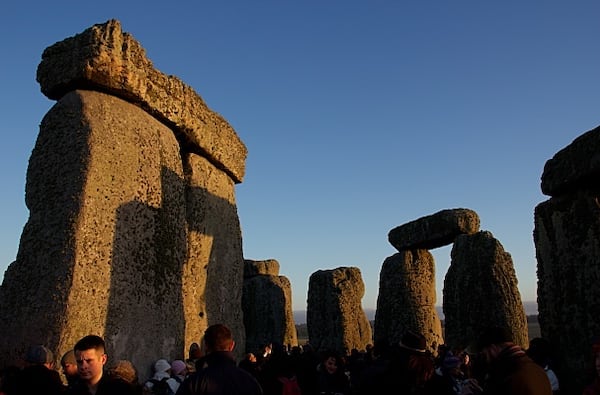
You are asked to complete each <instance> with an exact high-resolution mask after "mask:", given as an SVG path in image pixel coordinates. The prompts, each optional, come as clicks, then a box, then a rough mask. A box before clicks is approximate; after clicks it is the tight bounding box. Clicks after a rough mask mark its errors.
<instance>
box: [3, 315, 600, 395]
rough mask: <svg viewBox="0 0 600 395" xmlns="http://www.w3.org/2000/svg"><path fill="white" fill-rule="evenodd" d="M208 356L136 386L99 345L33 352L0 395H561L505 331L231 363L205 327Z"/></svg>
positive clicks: (537, 342) (552, 376)
mask: <svg viewBox="0 0 600 395" xmlns="http://www.w3.org/2000/svg"><path fill="white" fill-rule="evenodd" d="M203 342H204V343H203V345H204V348H202V347H200V346H199V345H198V344H197V343H194V344H192V345H191V346H190V349H189V355H188V358H187V359H185V360H184V359H177V360H173V361H168V360H167V359H163V358H161V359H157V360H156V361H155V363H154V365H153V375H152V377H151V378H150V379H148V380H146V381H143V382H140V380H139V377H138V373H137V370H136V368H135V366H134V365H133V364H132V363H131V362H130V361H128V360H116V361H115V362H114V363H113V364H112V366H107V365H106V363H107V360H108V356H107V354H106V349H105V343H104V340H103V339H102V338H101V337H99V336H96V335H88V336H85V337H83V338H82V339H80V340H79V341H78V342H77V343H76V344H75V346H74V348H73V350H70V351H68V352H67V353H65V354H64V355H63V356H62V358H61V359H60V365H61V373H62V377H61V375H60V373H59V371H58V370H57V369H56V368H55V367H54V358H53V354H52V352H51V351H50V350H49V349H48V348H47V347H45V346H44V345H34V346H31V347H30V348H29V349H28V350H27V352H26V355H25V358H24V360H25V366H24V367H14V366H12V367H7V368H5V369H3V370H2V371H1V375H0V395H21V394H48V395H55V394H66V395H88V394H91V395H105V394H108V395H168V394H170V395H200V394H223V395H371V394H383V393H398V394H414V395H434V394H435V395H476V394H483V395H490V394H491V395H496V394H504V395H508V394H512V395H520V394H528V395H557V394H559V393H560V386H559V378H558V377H559V376H558V375H557V374H556V372H554V370H553V366H552V353H551V348H550V345H549V344H548V342H547V341H545V340H544V339H542V338H535V339H532V340H531V342H530V344H529V347H528V348H527V349H523V348H521V347H520V346H518V345H516V344H514V343H513V342H512V339H511V337H510V334H509V332H508V331H506V330H503V329H501V328H490V329H489V330H487V331H485V332H484V333H483V334H482V335H481V336H480V338H479V339H478V340H477V342H475V344H474V346H473V347H474V348H472V349H470V350H469V352H467V350H463V349H453V348H451V347H447V346H446V345H440V346H439V347H438V350H437V352H436V354H435V355H434V354H433V353H431V352H429V351H428V350H426V343H425V338H424V336H422V335H420V334H417V333H413V332H410V331H407V332H406V333H405V334H404V335H403V337H402V341H401V342H399V343H398V344H387V343H386V342H385V340H380V341H376V342H375V344H374V345H373V346H371V345H368V346H367V347H366V349H365V350H357V349H354V350H352V351H351V352H350V353H349V354H348V355H341V354H340V353H338V352H335V351H332V350H326V351H320V352H316V351H315V350H313V349H312V347H311V346H310V344H306V345H303V346H295V347H291V348H286V347H284V346H282V345H280V344H276V343H271V344H266V345H264V346H262V347H261V348H260V349H259V350H256V352H250V353H247V354H246V355H245V356H244V358H243V359H242V360H240V361H239V362H237V361H236V360H235V358H234V353H233V350H234V347H235V340H234V339H233V336H232V333H231V331H230V329H229V328H228V327H227V326H225V325H222V324H216V325H211V326H209V327H208V328H207V329H206V331H205V334H204V339H203ZM592 351H593V354H594V357H595V361H596V374H595V378H594V379H593V381H591V382H590V385H589V386H588V387H586V388H585V390H584V392H583V395H599V394H600V342H599V343H598V344H597V345H594V348H593V350H592Z"/></svg>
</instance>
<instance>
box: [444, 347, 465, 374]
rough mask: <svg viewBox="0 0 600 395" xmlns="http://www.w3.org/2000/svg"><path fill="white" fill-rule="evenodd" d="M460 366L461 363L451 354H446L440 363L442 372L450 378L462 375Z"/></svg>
mask: <svg viewBox="0 0 600 395" xmlns="http://www.w3.org/2000/svg"><path fill="white" fill-rule="evenodd" d="M460 365H461V361H460V358H459V357H457V356H454V355H453V354H452V353H447V354H446V356H445V357H444V360H443V362H442V372H443V373H444V374H446V375H449V376H452V377H458V376H460V375H461V373H462V372H461V370H460Z"/></svg>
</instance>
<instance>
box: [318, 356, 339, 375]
mask: <svg viewBox="0 0 600 395" xmlns="http://www.w3.org/2000/svg"><path fill="white" fill-rule="evenodd" d="M321 360H322V364H323V369H325V371H326V372H327V373H329V374H334V373H336V372H337V371H338V369H339V368H340V367H341V365H342V360H341V358H340V356H339V354H338V353H337V352H335V351H333V350H327V351H325V352H324V353H323V355H322V358H321Z"/></svg>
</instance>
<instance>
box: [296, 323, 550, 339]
mask: <svg viewBox="0 0 600 395" xmlns="http://www.w3.org/2000/svg"><path fill="white" fill-rule="evenodd" d="M527 319H528V320H527V329H528V330H529V339H533V338H534V337H541V333H540V324H539V323H538V321H537V316H527ZM296 330H297V331H298V344H300V345H302V344H306V343H307V342H308V333H307V328H306V324H300V325H296Z"/></svg>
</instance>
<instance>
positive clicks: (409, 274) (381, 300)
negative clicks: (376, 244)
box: [373, 250, 444, 355]
mask: <svg viewBox="0 0 600 395" xmlns="http://www.w3.org/2000/svg"><path fill="white" fill-rule="evenodd" d="M435 305H436V290H435V262H434V259H433V256H432V255H431V253H430V252H429V251H427V250H409V251H402V252H399V253H397V254H394V255H392V256H390V257H388V258H386V259H385V261H384V262H383V266H382V267H381V272H380V273H379V295H378V297H377V310H376V312H375V326H374V336H373V337H374V339H375V342H376V343H377V342H380V341H381V340H382V339H385V341H386V342H388V343H389V344H398V343H399V342H400V340H401V339H402V335H403V334H404V333H405V332H406V331H409V330H410V331H413V332H416V333H420V334H422V335H423V336H425V339H426V341H427V349H428V350H429V351H431V352H432V353H433V354H434V355H435V353H436V352H437V346H438V345H439V344H443V343H444V339H443V334H442V324H441V322H440V318H439V316H438V313H437V310H436V309H435Z"/></svg>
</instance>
